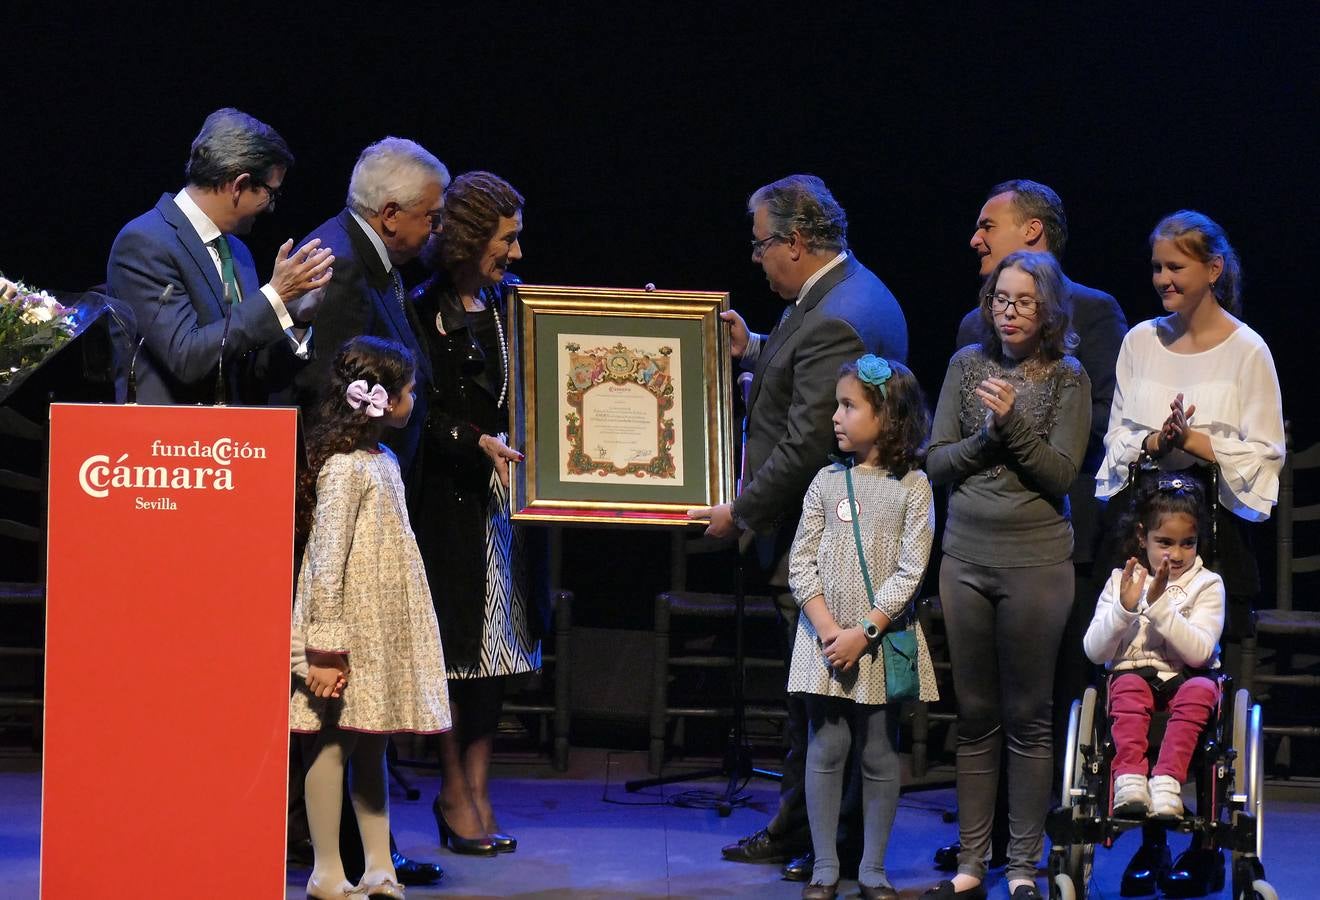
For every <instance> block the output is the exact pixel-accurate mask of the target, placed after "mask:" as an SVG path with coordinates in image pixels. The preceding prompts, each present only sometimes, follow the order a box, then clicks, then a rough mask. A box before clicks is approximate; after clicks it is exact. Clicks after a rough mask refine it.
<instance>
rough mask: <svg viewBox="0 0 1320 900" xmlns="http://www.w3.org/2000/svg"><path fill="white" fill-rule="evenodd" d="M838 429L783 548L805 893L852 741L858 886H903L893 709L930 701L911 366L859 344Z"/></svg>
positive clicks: (923, 524)
mask: <svg viewBox="0 0 1320 900" xmlns="http://www.w3.org/2000/svg"><path fill="white" fill-rule="evenodd" d="M835 398H836V400H837V401H838V406H837V408H836V409H835V412H834V418H833V422H834V434H835V437H836V438H837V439H838V442H839V449H841V450H842V451H843V452H844V453H847V454H851V455H852V457H853V460H854V464H853V465H846V464H843V463H836V464H834V465H831V466H827V467H826V468H824V469H822V470H821V471H820V472H819V473H817V475H816V477H815V478H814V479H813V480H812V482H811V486H810V487H809V488H808V489H807V495H806V498H805V500H804V501H803V504H802V518H801V520H800V522H799V525H798V531H797V535H796V537H795V538H794V540H793V549H792V552H791V553H790V556H789V587H790V588H791V589H792V591H793V597H794V599H796V600H797V602H798V604H799V605H800V606H801V607H802V612H803V615H801V616H799V617H798V630H797V635H796V638H795V640H794V643H793V660H792V664H791V665H790V667H789V678H788V689H789V691H790V692H793V693H798V694H802V695H805V696H804V699H805V705H806V709H807V715H808V720H809V722H810V731H809V738H808V743H807V780H806V795H807V819H808V822H809V823H810V825H811V838H812V846H813V848H814V849H815V854H816V860H815V866H814V869H813V870H812V883H811V884H809V885H807V887H806V888H805V889H804V891H803V896H804V897H825V896H834V890H836V889H837V883H838V880H839V858H838V852H837V849H836V847H835V832H836V831H837V829H838V824H839V807H840V802H841V797H842V792H843V771H844V763H845V760H846V759H847V758H848V755H849V752H850V751H851V752H852V753H854V754H855V755H856V756H857V757H858V758H860V760H861V765H862V770H863V773H864V774H865V778H864V779H863V782H862V792H863V798H862V809H863V811H864V812H863V835H862V837H863V851H862V861H861V865H860V867H859V869H858V881H859V882H860V885H861V889H862V896H863V897H897V896H898V895H897V893H896V892H895V891H894V888H893V886H892V885H891V884H890V883H889V879H888V877H887V876H886V874H885V846H886V844H887V843H888V841H889V832H890V829H891V828H892V827H893V823H894V813H895V810H896V808H897V804H898V756H897V754H896V753H895V751H894V747H893V744H892V743H891V740H890V737H889V733H890V732H889V727H888V726H889V724H890V723H889V721H888V715H889V706H890V705H891V704H894V703H896V702H899V701H900V700H904V699H921V700H934V699H937V698H938V692H937V691H936V688H935V673H934V669H933V668H932V666H931V662H930V653H929V652H928V650H927V649H926V642H925V636H924V635H923V634H922V633H921V629H920V627H919V626H917V625H915V624H912V625H911V626H910V627H908V628H905V627H904V625H905V623H906V622H907V621H909V614H910V611H911V604H912V598H913V597H914V596H915V595H916V591H917V589H918V588H919V587H920V585H921V579H922V576H923V574H924V573H925V570H926V563H927V561H928V559H929V557H930V546H931V540H932V536H933V533H934V527H935V512H934V505H933V500H932V494H931V487H930V482H929V481H928V480H927V479H926V475H925V473H924V472H922V471H921V469H920V460H921V449H922V446H923V444H924V443H925V439H926V422H927V421H928V417H927V413H926V407H925V401H924V399H923V398H922V394H921V388H920V387H919V386H918V385H917V380H916V379H915V378H914V377H913V376H912V373H911V372H910V371H908V369H907V368H906V367H904V366H903V365H901V364H900V363H897V362H889V361H887V360H885V359H882V358H880V357H878V356H873V355H867V356H863V357H862V358H861V359H859V360H857V361H856V362H853V363H848V364H846V365H844V366H843V368H842V369H841V370H840V372H839V379H838V384H837V386H836V388H835Z"/></svg>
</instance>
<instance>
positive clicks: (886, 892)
mask: <svg viewBox="0 0 1320 900" xmlns="http://www.w3.org/2000/svg"><path fill="white" fill-rule="evenodd" d="M857 896H859V897H861V898H862V900H898V891H896V890H894V889H893V888H891V887H867V886H866V885H864V884H859V885H857Z"/></svg>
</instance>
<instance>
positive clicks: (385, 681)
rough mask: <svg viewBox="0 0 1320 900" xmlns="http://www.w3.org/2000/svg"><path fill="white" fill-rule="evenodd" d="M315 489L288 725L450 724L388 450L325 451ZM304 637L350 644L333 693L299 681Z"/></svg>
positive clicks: (394, 727)
mask: <svg viewBox="0 0 1320 900" xmlns="http://www.w3.org/2000/svg"><path fill="white" fill-rule="evenodd" d="M316 497H317V500H316V513H315V517H314V519H313V522H312V531H311V534H310V535H309V536H308V539H307V550H306V552H305V553H304V555H303V564H302V571H301V572H300V573H299V575H298V595H297V600H296V601H295V603H294V608H293V670H294V674H295V675H296V676H299V677H296V678H295V679H294V683H295V688H294V691H293V699H292V700H291V701H290V704H289V728H290V730H292V731H298V732H314V731H318V730H320V729H321V728H322V727H323V726H326V725H336V726H338V727H339V728H343V729H347V730H352V731H368V732H396V731H412V732H417V733H422V734H429V733H435V732H439V731H446V730H448V729H449V728H450V725H451V721H450V716H449V690H448V683H447V681H446V678H445V664H444V656H443V654H442V652H441V649H440V633H439V630H438V629H437V627H436V619H435V610H434V608H433V607H432V605H431V591H430V588H429V587H428V586H427V581H426V572H425V570H424V569H423V566H422V559H421V555H420V554H419V553H418V551H417V542H416V540H415V539H414V538H413V533H412V528H411V527H410V526H409V523H408V510H407V507H406V506H405V505H404V499H403V483H402V481H401V480H400V478H399V464H398V462H397V461H396V460H395V458H394V454H393V453H391V452H390V451H389V450H387V449H384V448H381V450H379V451H377V452H369V451H366V450H357V451H354V452H352V453H340V454H336V455H335V456H332V457H330V459H329V460H327V461H326V463H325V465H324V466H323V467H322V468H321V472H320V475H318V476H317V479H316ZM304 646H305V648H306V650H307V651H312V650H323V651H332V652H338V653H346V654H348V665H349V668H350V672H349V677H348V686H347V687H346V688H345V689H344V692H343V697H342V698H341V699H338V700H332V699H318V698H317V697H314V696H313V695H312V693H311V692H310V691H309V690H308V689H307V687H306V685H305V683H304V679H305V677H306V674H307V668H306V659H305V656H304V655H303V653H302V650H303V648H304Z"/></svg>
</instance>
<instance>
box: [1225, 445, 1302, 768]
mask: <svg viewBox="0 0 1320 900" xmlns="http://www.w3.org/2000/svg"><path fill="white" fill-rule="evenodd" d="M1289 444H1291V440H1289ZM1317 473H1320V443H1317V444H1312V445H1311V446H1310V447H1308V448H1307V449H1305V450H1302V451H1301V452H1298V453H1293V452H1292V450H1291V447H1290V449H1289V452H1288V454H1287V458H1286V459H1285V460H1284V465H1283V471H1282V472H1281V473H1280V476H1279V502H1278V505H1277V506H1276V507H1275V510H1274V516H1273V518H1274V522H1275V530H1276V539H1275V541H1276V554H1275V558H1276V568H1275V571H1276V578H1277V584H1276V591H1275V596H1276V602H1275V606H1274V607H1273V608H1271V609H1259V610H1257V611H1256V613H1255V626H1256V627H1255V633H1254V635H1252V636H1251V637H1249V638H1247V639H1246V640H1244V641H1243V642H1242V686H1243V687H1244V688H1246V689H1247V691H1249V692H1250V693H1251V694H1252V696H1260V697H1261V705H1262V707H1263V709H1264V712H1265V715H1264V721H1265V726H1264V729H1263V730H1264V732H1265V734H1267V735H1275V736H1277V737H1279V738H1280V740H1279V745H1278V752H1277V754H1276V755H1275V758H1274V774H1277V775H1281V776H1284V777H1286V776H1287V775H1288V774H1289V772H1290V769H1291V766H1292V739H1293V738H1306V739H1312V740H1313V739H1315V738H1317V737H1320V715H1317V711H1320V698H1317V697H1316V689H1317V688H1320V611H1318V605H1317V603H1316V600H1315V598H1314V597H1311V598H1310V601H1309V603H1307V604H1306V607H1307V608H1304V609H1296V608H1294V590H1295V588H1296V587H1298V586H1299V585H1300V584H1302V583H1303V582H1300V581H1298V576H1300V575H1312V576H1314V575H1315V573H1317V572H1320V477H1317ZM1299 474H1300V475H1301V477H1302V485H1301V487H1302V489H1303V493H1302V497H1303V498H1304V499H1306V500H1307V501H1309V502H1304V503H1300V504H1299V503H1298V502H1297V496H1296V493H1297V488H1298V484H1297V476H1298V475H1299ZM1298 525H1301V526H1303V528H1302V530H1301V532H1300V538H1301V540H1300V542H1299V533H1298V531H1297V530H1296V526H1298ZM1312 584H1314V581H1313V582H1312ZM1308 693H1309V696H1307V694H1308Z"/></svg>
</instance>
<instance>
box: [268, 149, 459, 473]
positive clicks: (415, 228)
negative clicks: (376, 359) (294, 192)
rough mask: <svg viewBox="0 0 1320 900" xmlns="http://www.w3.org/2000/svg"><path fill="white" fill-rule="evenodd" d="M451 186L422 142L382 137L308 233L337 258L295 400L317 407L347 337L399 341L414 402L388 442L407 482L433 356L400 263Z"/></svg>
mask: <svg viewBox="0 0 1320 900" xmlns="http://www.w3.org/2000/svg"><path fill="white" fill-rule="evenodd" d="M448 185H449V170H448V169H446V168H445V166H444V164H443V163H442V162H440V160H438V159H436V158H435V156H434V155H432V154H431V153H430V152H429V151H427V150H426V148H424V147H422V146H421V145H420V144H417V143H414V142H413V141H410V140H406V139H404V138H397V137H387V138H385V139H384V140H381V141H378V142H376V143H374V144H372V145H371V146H370V147H367V148H366V149H365V150H363V151H362V154H361V155H360V156H359V157H358V161H357V164H356V165H354V166H353V174H352V177H351V178H350V179H349V185H348V206H347V208H345V209H344V210H343V211H342V212H340V213H339V215H337V216H335V217H334V218H333V219H330V220H328V221H326V222H323V223H322V224H321V225H320V226H319V227H318V228H317V229H316V230H315V231H313V232H312V233H311V234H310V235H308V236H307V240H308V243H311V242H313V241H320V242H321V243H322V244H324V245H327V246H331V247H334V248H335V251H336V254H337V258H336V261H335V272H334V277H333V278H331V279H330V283H329V284H328V285H326V288H325V291H324V294H325V298H324V300H323V302H322V304H321V308H320V312H319V313H318V315H317V319H316V355H315V358H314V359H313V360H312V361H311V362H310V363H309V364H308V365H307V366H306V367H304V368H303V369H302V370H301V371H299V372H298V374H297V376H296V378H295V381H294V386H295V390H296V398H297V401H298V405H299V406H301V407H302V408H303V409H304V410H305V411H308V412H313V411H314V406H315V402H316V394H317V391H318V389H319V387H320V385H322V384H324V383H325V382H326V380H327V379H328V377H329V370H330V366H331V364H332V363H333V362H334V358H335V354H336V353H337V352H338V350H339V347H340V345H342V344H343V342H344V341H346V340H348V339H349V338H351V337H355V336H357V335H360V334H365V335H371V336H373V337H380V338H388V339H390V340H393V341H398V342H399V343H401V344H403V345H404V346H405V347H407V348H408V349H409V350H411V351H412V352H413V355H414V356H415V357H416V358H417V389H416V398H417V405H416V407H415V408H414V409H413V414H412V418H411V419H409V420H408V427H407V428H402V429H391V430H390V433H389V434H388V435H387V436H386V442H387V443H388V444H389V446H390V448H391V449H392V450H394V453H395V455H396V456H398V457H399V469H400V471H401V472H402V473H403V481H404V484H405V485H409V486H411V475H412V473H413V470H414V469H415V468H416V466H415V461H416V456H417V450H418V446H419V444H420V442H421V433H422V428H423V426H424V425H425V423H426V403H427V396H428V388H429V386H430V384H431V360H430V358H429V357H428V356H427V354H426V352H425V350H423V349H422V346H421V344H420V343H419V342H418V335H419V334H420V329H421V327H422V326H421V323H419V322H417V320H416V316H415V313H414V311H413V306H412V303H411V301H409V300H408V299H407V294H406V293H405V292H404V289H403V279H402V277H401V275H400V272H399V266H401V265H403V264H404V263H406V262H409V261H411V260H413V259H415V258H416V257H417V255H418V254H419V253H420V252H421V251H422V248H423V247H424V246H425V245H426V242H427V240H428V239H429V238H430V237H431V235H432V234H433V233H434V232H435V231H436V230H437V229H438V228H439V227H440V213H441V211H442V210H443V208H444V201H443V199H442V197H443V193H444V189H445V188H446V187H448ZM410 493H411V492H410Z"/></svg>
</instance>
